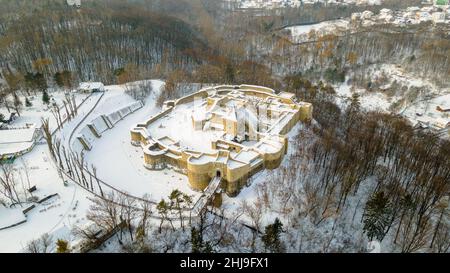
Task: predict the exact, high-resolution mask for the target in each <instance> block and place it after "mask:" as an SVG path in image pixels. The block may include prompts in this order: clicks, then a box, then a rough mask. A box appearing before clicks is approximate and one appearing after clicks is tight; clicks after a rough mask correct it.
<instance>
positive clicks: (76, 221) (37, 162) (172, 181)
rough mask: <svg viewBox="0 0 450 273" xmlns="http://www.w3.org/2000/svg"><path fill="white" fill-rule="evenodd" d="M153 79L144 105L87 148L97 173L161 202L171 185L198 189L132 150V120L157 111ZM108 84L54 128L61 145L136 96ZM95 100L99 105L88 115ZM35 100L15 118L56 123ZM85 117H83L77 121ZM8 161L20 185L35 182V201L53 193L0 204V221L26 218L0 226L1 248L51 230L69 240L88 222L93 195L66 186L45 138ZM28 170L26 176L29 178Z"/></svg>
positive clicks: (16, 246) (17, 246)
mask: <svg viewBox="0 0 450 273" xmlns="http://www.w3.org/2000/svg"><path fill="white" fill-rule="evenodd" d="M152 83H153V90H155V92H154V93H153V94H152V95H151V96H150V97H149V98H148V99H147V101H146V105H145V107H144V108H142V109H140V110H139V111H136V112H135V113H133V114H131V115H129V116H128V117H126V118H125V119H124V120H122V121H120V122H119V123H117V124H116V126H115V127H114V128H113V129H111V130H108V131H106V132H105V133H104V134H103V135H102V137H101V138H100V139H98V140H97V142H95V143H94V147H93V150H92V151H89V152H87V153H86V158H87V159H88V160H92V161H89V162H90V163H95V165H96V166H97V167H98V173H99V176H100V178H102V179H104V180H105V181H108V182H109V183H111V184H112V185H114V186H117V187H119V188H120V189H121V190H123V191H127V192H130V193H132V194H136V195H137V196H142V195H143V194H145V193H148V194H150V195H151V196H152V197H153V198H155V199H156V200H157V201H159V199H158V198H162V197H166V196H167V195H168V194H169V193H170V191H171V190H172V189H175V188H178V189H180V190H181V191H184V192H186V193H189V194H193V195H195V194H196V193H195V192H193V191H191V190H190V189H189V187H188V186H187V184H188V183H187V178H186V177H185V176H184V175H181V174H178V173H175V172H173V171H171V170H164V171H161V172H151V171H148V170H146V169H144V167H143V166H142V158H141V157H140V156H141V153H142V151H141V149H136V147H133V146H132V145H131V144H130V139H129V129H130V127H131V125H132V124H134V123H136V122H140V121H142V120H144V119H145V118H147V117H148V115H151V114H154V113H156V112H158V111H159V109H157V108H156V107H155V99H156V96H157V93H158V91H159V89H160V88H161V87H162V85H163V82H161V81H152ZM106 89H107V91H106V92H105V95H104V97H103V98H102V97H101V93H96V94H92V95H91V96H90V97H89V98H87V100H86V101H85V102H84V103H83V104H82V105H81V107H80V108H79V109H78V115H77V116H76V117H75V118H74V119H72V120H71V121H70V122H68V123H66V124H65V125H64V126H63V128H62V129H61V130H59V131H57V132H56V134H55V137H56V138H59V139H61V140H62V143H63V145H65V146H67V145H69V143H68V142H69V136H70V135H71V134H72V133H73V134H74V135H76V134H77V130H80V128H83V125H85V124H86V123H88V122H90V121H91V120H92V119H93V118H95V117H97V116H98V115H101V114H108V113H111V112H112V111H115V110H117V109H119V108H120V107H121V106H123V105H125V104H129V103H130V102H133V101H134V100H133V99H132V98H131V97H130V96H128V95H127V94H125V92H124V87H123V86H107V87H106ZM53 96H55V97H58V96H59V97H61V98H62V97H63V96H64V95H63V93H61V94H59V93H53ZM86 96H87V95H80V96H78V97H79V98H80V100H79V101H80V102H81V99H82V98H86ZM97 102H99V103H98V105H97V107H95V109H94V111H92V112H91V113H90V114H89V115H88V116H87V114H88V113H89V112H90V111H91V109H93V107H94V106H95V105H96V104H97ZM34 105H35V107H36V108H35V109H36V110H35V111H32V110H31V109H27V110H26V111H24V112H23V118H22V119H18V120H17V122H20V123H22V122H30V121H33V122H38V121H40V118H41V116H44V117H45V116H47V117H49V118H50V125H51V126H55V125H56V121H55V120H54V119H51V118H52V115H51V113H50V112H39V106H38V103H36V104H34ZM1 110H2V111H3V110H4V109H1ZM86 116H87V118H86V119H85V120H84V121H83V122H81V121H82V120H83V118H85V117H86ZM91 118H92V119H91ZM80 122H81V123H80ZM55 127H56V126H55ZM75 128H76V130H75ZM74 130H75V131H74ZM72 141H74V140H72ZM12 166H13V168H14V170H15V171H16V172H17V177H18V181H19V183H20V184H21V185H22V186H21V188H22V187H23V188H29V186H30V187H32V186H36V188H37V190H36V191H34V192H33V196H34V198H35V200H41V199H42V198H45V197H47V196H49V195H54V194H57V195H56V196H54V197H52V198H50V199H48V200H46V201H44V202H42V203H40V204H39V203H36V202H30V203H24V204H22V207H20V206H19V205H16V206H15V207H13V208H6V207H3V206H0V209H1V210H0V219H2V221H4V222H2V223H1V226H4V225H8V226H9V225H10V224H13V223H14V222H20V221H21V220H24V219H26V220H27V221H26V222H25V223H22V224H20V225H17V226H14V227H11V228H8V229H4V230H1V231H0V242H1V244H0V252H18V251H23V249H24V248H25V247H26V245H27V243H28V242H30V241H31V240H35V239H37V238H39V237H41V236H42V235H43V234H45V233H48V234H50V236H51V237H52V238H53V240H56V239H58V238H64V239H69V238H71V239H73V238H72V237H73V235H72V234H71V230H72V228H73V227H74V226H78V225H84V224H85V223H87V220H86V218H85V217H86V213H87V211H88V209H89V206H90V204H91V203H90V201H89V200H88V199H87V198H88V197H92V194H90V193H89V192H88V191H86V190H85V189H83V188H81V187H79V186H78V185H76V184H74V183H69V184H68V185H66V186H65V185H64V183H63V180H62V179H61V178H60V177H59V175H58V172H57V169H56V166H55V165H54V162H53V161H52V160H51V158H50V154H49V151H48V148H47V145H46V144H45V143H44V142H42V143H40V144H38V145H37V146H36V147H35V148H34V149H33V150H32V151H31V152H30V153H28V154H26V155H24V156H22V157H20V158H18V159H16V161H15V162H14V163H13V165H12ZM26 170H27V171H28V177H29V178H30V179H29V183H28V179H27V175H26ZM28 197H31V196H28ZM32 204H34V205H35V206H36V207H35V208H33V209H31V210H30V211H29V212H27V213H26V215H24V214H23V213H22V212H21V211H22V210H25V209H26V208H28V207H30V206H31V205H32Z"/></svg>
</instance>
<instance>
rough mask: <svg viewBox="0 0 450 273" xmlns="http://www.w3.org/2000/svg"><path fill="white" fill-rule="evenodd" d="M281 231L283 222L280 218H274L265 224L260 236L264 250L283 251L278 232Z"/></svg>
mask: <svg viewBox="0 0 450 273" xmlns="http://www.w3.org/2000/svg"><path fill="white" fill-rule="evenodd" d="M281 232H283V223H281V221H280V219H278V218H275V221H274V223H273V224H270V225H267V226H266V228H265V231H264V235H263V236H262V241H263V243H264V246H265V248H266V250H267V249H268V250H270V251H271V252H283V250H284V247H283V244H282V243H281V240H280V234H281Z"/></svg>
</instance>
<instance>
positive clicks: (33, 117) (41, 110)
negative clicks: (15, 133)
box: [0, 90, 88, 130]
mask: <svg viewBox="0 0 450 273" xmlns="http://www.w3.org/2000/svg"><path fill="white" fill-rule="evenodd" d="M72 94H74V95H75V101H76V104H77V105H80V104H81V103H82V102H83V100H85V99H86V97H87V96H88V94H81V93H75V92H73V93H72ZM49 96H50V105H51V104H52V103H56V104H57V105H58V107H59V108H62V110H61V117H62V119H63V120H64V119H65V118H66V112H65V110H64V108H63V107H64V106H63V100H64V99H65V93H64V92H62V91H60V90H54V91H49ZM19 97H20V100H21V101H22V102H23V106H22V107H21V110H20V111H19V113H20V116H18V117H17V119H16V120H15V121H14V123H13V124H12V125H11V127H23V126H25V125H26V124H29V123H34V124H36V126H37V127H41V118H44V119H46V118H48V119H49V120H50V128H51V129H52V130H54V129H56V127H57V123H56V119H55V117H54V116H53V114H52V113H51V111H50V109H49V106H47V105H45V104H44V103H43V102H42V98H41V97H42V96H41V92H38V95H36V96H33V95H31V96H28V99H29V100H30V102H31V103H32V106H30V107H27V106H25V97H24V96H19ZM10 110H11V112H16V111H15V110H14V109H13V108H11V109H10ZM0 113H1V114H3V115H4V116H5V118H6V119H8V118H9V115H10V113H9V112H8V111H7V109H6V108H0Z"/></svg>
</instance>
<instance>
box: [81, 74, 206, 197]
mask: <svg viewBox="0 0 450 273" xmlns="http://www.w3.org/2000/svg"><path fill="white" fill-rule="evenodd" d="M152 84H153V90H156V91H158V90H159V89H160V88H161V86H162V85H163V82H161V81H153V82H152ZM157 94H158V93H157V92H155V93H153V94H152V95H151V96H150V97H148V98H147V100H146V102H145V105H144V107H143V108H141V109H139V110H138V111H136V112H134V113H132V114H130V115H129V116H127V117H126V118H124V119H123V120H121V121H119V122H118V123H117V124H116V126H115V127H114V128H112V129H110V130H107V131H106V132H105V133H103V135H102V137H101V138H99V139H97V140H96V141H95V142H94V144H93V148H92V150H91V151H88V152H86V153H85V155H86V161H87V162H88V163H89V164H94V165H95V166H96V167H97V171H98V177H99V178H100V179H101V180H103V181H105V182H106V183H108V184H110V185H111V186H113V187H116V188H118V189H120V190H122V191H125V192H128V193H130V194H132V195H134V196H136V197H142V196H143V195H145V194H146V195H148V196H149V197H150V198H151V199H152V200H153V201H155V202H157V201H159V200H161V199H162V198H166V197H167V196H168V195H169V194H170V192H171V191H172V190H174V189H179V190H180V191H182V192H184V193H187V194H190V195H192V196H194V197H198V196H199V193H198V192H195V191H193V190H191V189H190V188H189V183H188V180H187V177H186V176H185V175H183V174H180V173H178V172H175V171H173V170H171V169H165V170H163V171H151V170H148V169H146V168H145V167H144V165H143V152H142V149H141V148H139V147H135V146H133V145H131V143H130V128H131V127H132V126H134V125H135V124H136V123H139V122H142V121H143V120H146V119H148V117H150V116H151V115H155V114H156V113H158V112H159V111H160V109H159V108H157V107H155V101H156V97H157ZM130 101H133V99H132V98H131V97H129V96H128V95H126V94H125V93H124V90H123V89H122V88H121V87H120V86H108V87H107V92H106V93H105V98H104V99H103V102H102V103H101V104H99V105H98V107H97V108H96V110H95V111H94V112H93V113H92V114H91V115H90V117H92V119H93V118H95V117H97V116H98V115H101V114H105V113H109V112H112V111H113V109H119V108H120V107H123V106H124V105H126V104H128V103H129V102H130ZM90 120H91V118H88V119H87V120H86V122H89V121H90ZM195 199H196V198H194V200H195Z"/></svg>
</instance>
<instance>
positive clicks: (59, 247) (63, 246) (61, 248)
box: [56, 239, 69, 253]
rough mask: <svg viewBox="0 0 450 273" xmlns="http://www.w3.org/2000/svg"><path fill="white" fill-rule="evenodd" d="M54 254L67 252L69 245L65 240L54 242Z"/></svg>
mask: <svg viewBox="0 0 450 273" xmlns="http://www.w3.org/2000/svg"><path fill="white" fill-rule="evenodd" d="M56 252H57V253H67V252H69V243H68V242H67V241H65V240H62V239H58V241H56Z"/></svg>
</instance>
